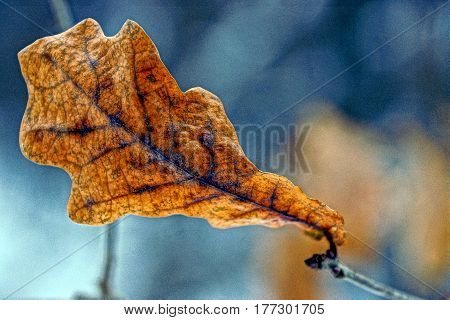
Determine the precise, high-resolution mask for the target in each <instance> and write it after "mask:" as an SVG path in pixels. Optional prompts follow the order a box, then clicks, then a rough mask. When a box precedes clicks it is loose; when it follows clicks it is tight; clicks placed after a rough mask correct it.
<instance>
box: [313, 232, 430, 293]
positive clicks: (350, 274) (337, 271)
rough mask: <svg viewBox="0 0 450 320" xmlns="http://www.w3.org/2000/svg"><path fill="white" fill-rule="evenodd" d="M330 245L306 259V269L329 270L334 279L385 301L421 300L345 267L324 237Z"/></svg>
mask: <svg viewBox="0 0 450 320" xmlns="http://www.w3.org/2000/svg"><path fill="white" fill-rule="evenodd" d="M326 236H327V239H328V242H329V243H330V249H329V250H327V252H326V253H324V254H314V255H313V256H312V257H311V258H309V259H306V260H305V263H306V265H307V266H308V267H310V268H313V269H318V270H329V271H330V272H331V274H332V275H333V276H334V277H335V278H336V279H342V280H345V281H348V282H350V283H352V284H353V285H355V286H358V287H360V288H361V289H363V290H366V291H368V292H370V293H373V294H375V295H377V296H379V297H382V298H385V299H395V300H421V299H422V298H419V297H416V296H414V295H411V294H408V293H406V292H403V291H400V290H398V289H394V288H392V287H390V286H388V285H385V284H383V283H381V282H378V281H376V280H373V279H371V278H369V277H366V276H364V275H362V274H360V273H358V272H356V271H354V270H352V269H350V268H349V267H348V266H346V265H345V264H344V263H342V262H341V261H340V260H339V259H338V256H337V249H336V245H335V244H334V242H333V239H332V237H331V236H330V235H326Z"/></svg>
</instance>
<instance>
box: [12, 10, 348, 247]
mask: <svg viewBox="0 0 450 320" xmlns="http://www.w3.org/2000/svg"><path fill="white" fill-rule="evenodd" d="M18 56H19V61H20V66H21V69H22V73H23V76H24V78H25V81H26V83H27V87H28V93H29V99H28V104H27V108H26V110H25V115H24V118H23V120H22V125H21V128H20V146H21V149H22V152H23V154H24V155H25V156H26V157H28V158H29V159H30V160H32V161H35V162H37V163H40V164H46V165H53V166H57V167H61V168H63V169H64V170H66V171H67V172H68V173H69V174H70V177H71V179H72V191H71V195H70V199H69V203H68V212H69V216H70V218H71V219H72V220H73V221H75V222H77V223H84V224H93V225H98V224H105V223H111V222H113V221H115V220H117V219H118V218H120V217H122V216H123V215H125V214H135V215H140V216H146V217H163V216H168V215H171V214H184V215H187V216H191V217H198V218H205V219H207V220H208V221H209V223H210V224H211V225H213V226H215V227H220V228H225V227H235V226H243V225H250V224H261V225H266V226H269V227H279V226H282V225H284V224H287V223H294V224H296V225H299V226H301V227H302V228H304V229H306V230H309V231H315V232H316V234H325V235H327V236H331V237H332V238H333V239H334V242H335V243H337V244H341V243H342V242H343V239H344V230H343V218H342V216H341V215H340V214H338V213H337V212H335V211H333V210H332V209H330V208H329V207H327V206H326V205H324V204H323V203H321V202H319V201H317V200H314V199H310V198H308V197H307V196H306V195H305V194H304V193H303V192H302V191H301V189H300V188H299V187H297V186H294V185H293V184H292V183H291V182H290V181H289V180H288V179H286V178H284V177H281V176H278V175H275V174H271V173H266V172H261V171H259V170H258V169H257V168H256V167H255V166H254V165H253V164H252V163H251V162H250V161H249V160H248V159H247V158H246V156H245V155H244V153H243V151H242V149H241V147H240V145H239V142H238V139H237V136H236V132H235V130H234V128H233V126H232V124H231V123H230V121H229V120H228V118H227V116H226V114H225V111H224V107H223V105H222V103H221V101H220V100H219V99H218V98H217V97H216V96H215V95H213V94H212V93H210V92H208V91H206V90H204V89H202V88H193V89H190V90H188V91H186V92H182V91H181V90H180V88H179V87H178V85H177V83H176V81H175V79H174V78H173V77H172V76H171V74H170V73H169V71H168V70H167V69H166V67H165V66H164V64H163V62H162V61H161V60H160V57H159V54H158V51H157V49H156V47H155V45H154V44H153V42H152V41H151V40H150V38H149V37H148V35H147V34H146V33H145V31H144V30H143V29H142V28H141V27H140V26H139V25H138V24H137V23H135V22H133V21H127V22H126V23H125V24H124V26H123V27H122V29H121V30H120V32H119V33H118V34H117V35H115V36H114V37H105V35H104V34H103V31H102V30H101V28H100V26H99V25H98V23H97V22H96V21H94V20H92V19H86V20H84V21H82V22H80V23H79V24H77V25H76V26H74V27H73V28H71V29H69V30H67V31H66V32H64V33H61V34H59V35H55V36H50V37H45V38H42V39H39V40H37V41H36V42H34V43H33V44H31V45H30V46H28V47H26V48H25V49H23V50H22V51H20V52H19V54H18Z"/></svg>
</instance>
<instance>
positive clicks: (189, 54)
mask: <svg viewBox="0 0 450 320" xmlns="http://www.w3.org/2000/svg"><path fill="white" fill-rule="evenodd" d="M444 3H445V1H392V0H386V1H334V0H309V1H303V0H299V1H288V0H286V1H231V0H230V1H207V2H201V1H181V0H180V1H144V0H139V1H119V0H110V1H96V0H89V1H84V0H77V1H72V0H66V1H58V0H51V1H25V0H14V1H13V0H9V1H3V0H1V1H0V13H1V19H0V26H1V28H0V30H1V35H0V37H1V41H0V56H1V57H2V63H1V67H0V68H1V72H0V137H1V144H0V148H1V149H0V219H1V223H0V296H1V297H6V296H8V295H10V294H11V293H13V294H12V295H10V296H9V298H14V299H29V298H38V299H41V298H63V299H73V298H77V297H92V298H95V297H100V293H99V281H100V279H101V277H102V272H103V271H102V270H103V265H104V260H105V240H104V238H105V236H104V235H102V236H100V237H98V238H96V239H95V240H93V241H91V242H89V243H88V244H86V243H87V242H88V241H90V240H91V239H93V238H94V237H96V235H98V234H99V233H100V232H102V231H104V229H102V228H96V227H88V226H81V225H76V224H74V223H72V222H71V221H70V219H69V218H68V216H67V213H66V202H67V198H68V196H69V192H70V179H69V177H68V175H67V174H66V173H64V171H62V170H60V169H57V168H52V167H43V166H38V165H36V164H34V163H32V162H30V161H28V160H27V159H25V158H24V157H23V156H22V154H21V153H20V150H19V146H18V132H19V126H20V121H21V117H22V115H23V112H24V109H25V105H26V101H27V92H26V87H25V83H24V81H23V79H22V77H21V74H20V70H19V65H18V62H17V56H16V54H17V52H18V51H19V50H21V49H22V48H24V47H25V46H27V45H28V44H30V43H32V42H33V41H35V40H36V39H38V38H41V37H43V36H47V35H48V32H49V33H59V32H61V31H62V30H63V29H65V28H66V27H67V26H70V25H73V24H74V23H77V22H79V21H80V20H82V19H84V18H87V17H91V18H94V19H95V20H97V21H98V22H99V23H100V25H101V26H102V28H103V30H104V32H105V34H106V35H108V36H112V35H114V34H115V33H116V32H118V30H119V29H120V27H121V26H122V24H123V23H124V22H125V20H126V19H132V20H135V21H136V22H138V23H139V24H140V25H141V26H142V27H143V28H144V29H145V30H146V31H147V33H148V34H149V36H150V37H151V38H152V40H153V41H154V43H155V44H156V45H157V47H158V49H159V52H160V55H161V57H162V59H163V61H164V63H165V64H166V66H167V67H168V69H169V70H170V71H171V72H172V74H173V75H174V77H175V79H177V81H178V83H179V85H180V87H181V88H182V89H183V90H187V89H189V88H191V87H194V86H201V87H203V88H205V89H208V90H209V91H211V92H213V93H215V94H216V95H217V96H219V97H220V98H221V100H222V101H223V103H224V105H225V108H226V112H227V114H228V115H229V117H230V119H231V121H232V122H233V123H234V124H236V125H248V124H253V125H257V126H262V125H265V124H267V123H268V121H270V123H275V124H277V125H281V126H286V127H287V126H288V125H292V124H295V125H299V126H301V125H303V124H305V123H308V124H310V125H311V130H310V134H309V136H308V139H307V140H306V142H305V145H304V150H303V152H304V155H305V158H306V159H307V160H308V162H309V165H310V167H311V172H310V173H301V172H300V173H299V174H291V175H290V178H291V179H292V180H294V181H295V182H296V183H298V184H300V185H301V186H302V187H303V189H304V190H305V191H306V192H307V193H308V194H310V195H311V196H313V197H317V198H320V199H321V200H323V201H325V202H327V203H328V204H329V205H330V206H331V207H333V208H336V209H337V210H339V211H341V212H343V214H344V216H345V218H346V223H347V226H348V230H349V232H350V236H349V239H348V243H347V245H346V246H344V247H343V248H342V250H341V252H342V255H343V258H345V260H346V261H347V262H348V263H349V264H350V265H352V266H353V267H355V269H357V270H361V271H364V273H366V274H369V275H371V276H373V277H374V278H376V279H379V280H382V281H384V282H387V283H389V284H391V285H393V286H396V287H399V288H402V289H404V290H408V291H410V292H413V293H415V294H417V295H421V296H423V297H426V298H433V299H434V298H442V294H444V295H447V293H448V275H447V272H448V259H447V252H448V241H447V232H448V230H447V229H448V220H447V214H448V207H447V193H446V192H447V158H446V152H447V143H446V141H447V140H446V139H447V123H448V116H447V107H448V99H447V98H448V96H447V93H448V91H447V90H448V87H447V85H448V78H447V71H448V43H449V42H448V14H449V6H448V5H445V6H442V5H443V4H444ZM437 8H440V9H438V10H436V9H437ZM429 13H431V14H429ZM427 14H429V15H428V16H426V15H427ZM425 16H426V18H423V17H425ZM422 18H423V19H422ZM421 19H422V20H421ZM386 42H387V43H386ZM380 46H381V47H380ZM377 48H378V49H377ZM374 50H375V52H374V53H373V54H370V55H368V54H369V53H371V52H372V51H374ZM366 56H367V57H366ZM361 58H364V59H361ZM360 59H361V60H360ZM358 61H359V62H358ZM355 62H358V63H357V64H354V63H355ZM350 66H351V67H350ZM349 67H350V68H349ZM337 75H338V76H337ZM324 84H325V85H324ZM304 97H306V99H304ZM299 100H301V103H298V104H296V102H297V101H299ZM446 104H447V105H446ZM293 105H295V107H293V108H291V109H289V111H287V112H284V113H282V114H281V115H279V114H280V112H282V111H283V110H285V109H287V108H288V107H290V106H293ZM265 143H270V141H266V142H265ZM287 144H288V143H287V142H286V145H287ZM250 147H251V146H249V145H246V144H244V149H246V150H245V151H249V150H247V149H248V148H250ZM266 147H267V146H266ZM285 147H286V146H285V145H283V144H282V145H279V146H277V150H278V152H284V151H283V150H285ZM264 150H266V149H265V148H261V149H259V148H258V150H254V151H252V152H249V157H250V158H251V159H252V160H253V161H255V162H256V164H257V165H258V166H259V167H260V168H261V169H267V165H266V164H267V160H268V157H272V156H273V155H272V154H266V152H265V151H264ZM258 153H263V155H262V156H260V154H258ZM278 173H281V172H278ZM114 239H115V240H114V243H115V250H114V263H113V269H112V274H111V276H112V277H111V279H110V285H111V288H112V291H113V294H114V296H115V297H119V298H130V299H131V298H132V299H253V298H255V299H272V298H283V299H294V298H296V299H301V298H304V299H307V298H317V299H321V298H323V299H326V298H334V299H340V298H346V299H372V298H375V296H372V295H370V294H368V293H365V292H363V291H361V290H359V289H357V288H354V287H351V286H349V285H347V284H344V283H340V282H338V281H335V280H333V279H331V278H330V276H329V275H328V274H325V273H318V272H314V271H312V270H308V269H307V268H306V267H305V266H304V264H303V262H302V261H303V259H306V258H307V257H309V255H310V254H311V253H313V252H317V251H319V252H320V251H323V249H324V248H325V243H316V242H314V241H313V240H310V239H307V238H306V237H305V236H304V235H302V234H300V233H299V232H298V230H297V229H294V228H290V227H286V228H283V229H280V230H271V229H266V228H263V227H257V226H255V227H245V228H238V229H229V230H216V229H213V228H211V227H210V226H209V225H208V223H207V222H205V221H203V220H197V219H188V218H186V217H182V216H173V217H170V218H164V219H146V218H141V217H135V216H130V217H128V218H127V219H126V220H124V221H123V222H121V223H120V224H119V225H118V226H117V227H116V228H115V232H114ZM83 244H86V245H85V246H84V247H83V248H81V249H80V250H78V251H76V252H74V251H75V250H76V249H78V248H79V247H80V246H82V245H83ZM69 254H71V255H70V256H68V255H69ZM62 258H66V259H65V260H63V261H61V259H62ZM57 262H59V264H57V265H56V266H54V267H53V268H51V269H50V270H48V272H44V271H45V270H47V268H49V267H51V266H53V265H54V264H55V263H57ZM36 276H38V277H37V278H36V279H34V280H33V281H31V282H30V283H28V284H27V285H26V286H24V287H22V286H23V285H24V284H26V283H27V282H28V281H29V280H31V279H33V278H34V277H36ZM19 288H20V290H17V289H19Z"/></svg>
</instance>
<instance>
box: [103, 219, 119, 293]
mask: <svg viewBox="0 0 450 320" xmlns="http://www.w3.org/2000/svg"><path fill="white" fill-rule="evenodd" d="M115 226H116V225H115V222H114V224H113V226H112V227H111V228H108V231H107V232H106V239H105V242H106V244H105V245H106V248H105V262H104V267H103V276H102V278H101V279H100V282H99V286H100V291H101V299H103V300H108V299H115V297H114V295H113V294H112V291H111V279H112V271H113V267H114V263H115V260H116V259H115V250H116V249H115V243H116V241H117V239H116V237H117V234H116V232H115Z"/></svg>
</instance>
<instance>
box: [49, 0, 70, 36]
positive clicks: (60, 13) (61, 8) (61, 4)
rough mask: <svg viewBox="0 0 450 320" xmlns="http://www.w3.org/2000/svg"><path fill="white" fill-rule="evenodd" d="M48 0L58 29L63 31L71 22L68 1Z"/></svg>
mask: <svg viewBox="0 0 450 320" xmlns="http://www.w3.org/2000/svg"><path fill="white" fill-rule="evenodd" d="M49 2H50V7H51V9H52V13H53V16H54V17H55V19H56V24H57V25H58V29H59V30H61V31H64V30H67V29H68V28H70V27H71V26H72V24H73V17H72V12H71V10H70V7H69V5H68V3H67V2H66V1H65V0H50V1H49Z"/></svg>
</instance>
